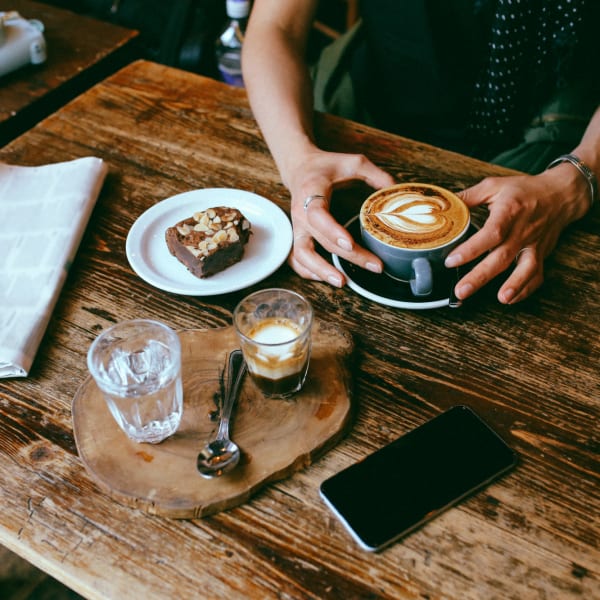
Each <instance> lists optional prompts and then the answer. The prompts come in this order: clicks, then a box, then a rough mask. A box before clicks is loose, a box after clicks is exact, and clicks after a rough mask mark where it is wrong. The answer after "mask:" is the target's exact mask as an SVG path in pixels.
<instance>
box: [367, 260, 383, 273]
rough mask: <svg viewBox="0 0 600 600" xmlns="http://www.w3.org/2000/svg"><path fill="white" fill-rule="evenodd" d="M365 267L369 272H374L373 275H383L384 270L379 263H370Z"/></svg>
mask: <svg viewBox="0 0 600 600" xmlns="http://www.w3.org/2000/svg"><path fill="white" fill-rule="evenodd" d="M365 267H366V268H367V270H368V271H372V272H373V273H381V271H382V268H381V265H379V264H378V263H372V262H368V263H367V264H366V265H365Z"/></svg>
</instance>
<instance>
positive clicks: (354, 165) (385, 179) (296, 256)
mask: <svg viewBox="0 0 600 600" xmlns="http://www.w3.org/2000/svg"><path fill="white" fill-rule="evenodd" d="M284 179H285V181H284V183H285V184H286V186H287V187H288V189H289V190H290V192H291V195H292V205H291V215H292V225H293V230H294V246H293V249H292V253H291V254H290V258H289V264H290V265H291V267H292V268H293V269H294V270H295V271H296V272H297V273H298V274H299V275H300V276H302V277H305V278H308V279H314V280H316V281H327V282H329V283H330V284H332V285H334V286H336V287H341V286H343V285H344V283H345V281H344V277H343V275H342V274H341V273H340V272H339V271H338V270H337V269H336V268H335V267H334V266H333V265H331V264H330V263H329V262H328V261H326V260H325V259H324V258H323V257H321V256H320V255H319V254H318V252H317V250H316V248H315V241H316V242H318V243H319V244H320V245H321V246H322V247H323V248H324V249H325V250H327V251H328V252H332V253H335V254H337V255H338V256H340V257H342V258H344V259H346V260H348V261H350V262H352V263H355V264H357V265H360V266H361V267H363V268H365V269H368V270H370V271H373V272H375V273H380V272H381V270H382V263H381V260H380V259H379V258H377V257H376V256H375V255H373V254H372V253H371V252H368V251H367V250H365V249H364V248H362V247H361V246H359V245H357V244H355V243H354V240H353V239H352V236H351V235H350V234H349V233H348V231H347V230H346V229H345V228H344V227H342V226H341V225H340V224H339V223H338V222H337V221H336V220H335V219H334V218H333V217H332V216H331V213H330V212H329V202H330V199H331V193H332V191H333V189H334V188H335V187H338V186H341V185H343V184H345V183H348V182H350V181H355V180H360V181H364V182H365V183H367V184H368V185H370V186H371V187H372V188H375V189H379V188H382V187H386V186H389V185H393V183H394V180H393V178H392V176H391V175H389V174H388V173H386V172H385V171H382V170H381V169H379V168H378V167H376V166H375V165H374V164H373V163H372V162H370V161H369V160H367V159H366V158H365V157H364V156H362V155H360V154H340V153H334V152H325V151H322V150H319V149H318V148H316V147H314V149H313V150H311V151H310V152H308V153H307V154H305V155H304V157H303V159H302V160H301V161H299V162H297V163H295V164H294V168H293V170H291V172H288V173H287V177H285V178H284ZM308 198H311V200H309V201H307V199H308Z"/></svg>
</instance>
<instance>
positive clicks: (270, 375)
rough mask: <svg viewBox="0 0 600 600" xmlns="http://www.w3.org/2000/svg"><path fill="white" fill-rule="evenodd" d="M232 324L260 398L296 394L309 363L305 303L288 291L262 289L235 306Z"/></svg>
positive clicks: (308, 319) (308, 321) (308, 315)
mask: <svg viewBox="0 0 600 600" xmlns="http://www.w3.org/2000/svg"><path fill="white" fill-rule="evenodd" d="M233 321H234V325H235V328H236V331H237V334H238V337H239V340H240V347H241V350H242V353H243V354H244V358H245V360H246V364H247V365H248V372H249V373H250V376H251V377H252V379H253V381H254V383H255V384H256V385H257V386H258V387H259V388H260V390H261V391H262V393H263V395H264V396H266V397H267V398H286V397H288V396H291V395H292V394H294V393H295V392H297V391H299V390H300V389H301V388H302V386H303V385H304V381H305V379H306V375H307V372H308V366H309V362H310V349H311V327H312V307H311V306H310V304H309V303H308V301H307V300H306V299H305V298H303V297H302V296H301V295H300V294H297V293H296V292H292V291H290V290H284V289H280V288H270V289H266V290H262V291H259V292H255V293H254V294H251V295H250V296H248V297H247V298H245V299H244V300H242V301H241V302H240V303H239V304H238V306H237V307H236V308H235V311H234V315H233Z"/></svg>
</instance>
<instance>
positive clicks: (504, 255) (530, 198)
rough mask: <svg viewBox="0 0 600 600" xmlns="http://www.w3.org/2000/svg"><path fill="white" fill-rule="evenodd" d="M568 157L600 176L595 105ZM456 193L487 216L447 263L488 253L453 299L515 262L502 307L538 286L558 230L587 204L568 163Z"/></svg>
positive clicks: (583, 186)
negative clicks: (484, 209) (484, 210)
mask: <svg viewBox="0 0 600 600" xmlns="http://www.w3.org/2000/svg"><path fill="white" fill-rule="evenodd" d="M572 153H573V154H574V155H576V156H577V157H578V158H579V159H580V160H582V161H583V162H584V163H585V164H586V165H587V166H588V167H589V168H590V169H591V170H592V171H593V173H594V174H595V176H596V178H600V107H599V108H598V109H597V110H596V112H595V114H594V116H593V117H592V119H591V121H590V123H589V125H588V127H587V129H586V131H585V134H584V136H583V138H582V140H581V142H580V143H579V145H578V146H577V147H576V148H574V149H573V152H572ZM461 195H462V198H463V199H464V200H465V202H466V203H467V204H468V205H469V206H478V205H480V204H486V205H487V206H488V209H489V216H488V218H487V220H486V222H485V223H484V226H483V227H482V228H481V230H480V231H479V232H478V233H476V234H475V235H474V236H473V237H472V238H470V239H469V240H468V241H467V242H465V243H464V244H462V245H461V246H459V247H458V248H456V249H455V250H454V251H453V252H452V253H451V254H450V256H449V257H448V259H447V260H446V264H447V266H459V265H461V264H465V263H468V262H470V261H471V260H474V259H475V258H477V257H479V256H482V255H484V254H486V253H488V254H487V256H486V257H485V258H484V259H483V260H482V261H481V262H480V263H479V264H478V265H477V266H476V267H475V268H474V269H473V270H472V271H471V272H470V273H468V274H467V275H465V276H464V277H463V278H462V279H461V281H459V282H458V284H457V286H456V295H457V296H458V297H459V298H460V299H465V298H467V297H469V296H471V295H472V294H474V293H475V292H476V291H477V290H479V289H480V288H481V287H483V286H484V285H485V284H486V283H488V282H489V281H491V280H492V279H493V278H494V277H496V276H497V275H499V274H500V273H502V272H504V271H506V270H508V269H510V268H511V266H512V265H513V263H515V261H516V266H515V268H514V270H512V272H511V273H510V275H509V276H508V278H507V279H506V281H505V282H504V284H503V285H502V287H501V288H500V290H499V292H498V299H499V300H500V302H502V303H505V304H513V303H515V302H519V301H520V300H523V299H524V298H526V297H527V296H529V295H530V294H531V293H532V292H533V291H535V290H536V289H537V288H538V287H539V286H540V285H541V284H542V282H543V269H544V259H545V258H546V257H547V256H548V255H549V254H550V253H551V252H552V250H553V249H554V247H555V246H556V243H557V241H558V238H559V236H560V234H561V233H562V231H563V230H564V229H565V228H566V227H567V226H568V225H569V224H570V223H572V222H573V221H576V220H577V219H580V218H581V217H583V216H584V215H585V214H586V213H587V212H588V210H589V209H590V200H591V198H590V187H589V184H588V182H587V181H586V179H585V177H584V176H583V175H582V174H581V173H580V172H579V171H578V170H577V168H576V167H575V166H573V165H572V164H570V163H568V162H564V163H561V164H559V165H557V166H555V167H553V168H551V169H548V170H546V171H544V172H542V173H540V174H539V175H521V176H515V177H490V178H487V179H484V180H483V181H481V182H480V183H478V184H477V185H475V186H473V187H472V188H469V189H468V190H465V191H464V192H463V193H462V194H461ZM596 200H597V201H598V199H596ZM596 209H597V207H596Z"/></svg>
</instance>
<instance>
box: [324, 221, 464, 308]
mask: <svg viewBox="0 0 600 600" xmlns="http://www.w3.org/2000/svg"><path fill="white" fill-rule="evenodd" d="M345 227H346V229H348V231H349V232H350V233H351V234H352V237H353V238H354V239H355V240H360V223H359V220H358V215H356V216H355V217H352V219H350V220H349V221H348V222H347V223H346V225H345ZM331 256H332V259H333V264H334V265H335V266H336V268H337V269H339V270H340V271H341V272H342V273H343V274H344V275H345V276H346V280H347V282H348V287H350V288H351V289H352V290H354V291H355V292H356V293H357V294H360V295H361V296H364V297H365V298H368V299H369V300H373V301H374V302H378V303H379V304H385V305H386V306H392V307H394V308H405V309H409V310H428V309H432V308H442V307H444V306H448V305H449V304H450V288H451V286H452V285H454V284H455V283H456V275H455V273H454V271H453V270H448V272H447V273H443V274H442V276H441V277H440V276H438V277H436V280H435V285H434V288H433V290H432V292H431V294H430V295H429V296H426V297H419V296H415V295H414V294H413V293H412V292H411V289H410V284H409V283H408V282H403V281H398V280H397V279H394V278H392V277H390V276H389V275H386V274H385V273H382V274H377V273H371V272H370V271H366V270H365V269H362V268H361V267H358V266H357V265H354V264H352V263H350V262H348V261H346V260H344V259H343V258H340V257H339V256H337V255H336V254H332V255H331Z"/></svg>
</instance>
